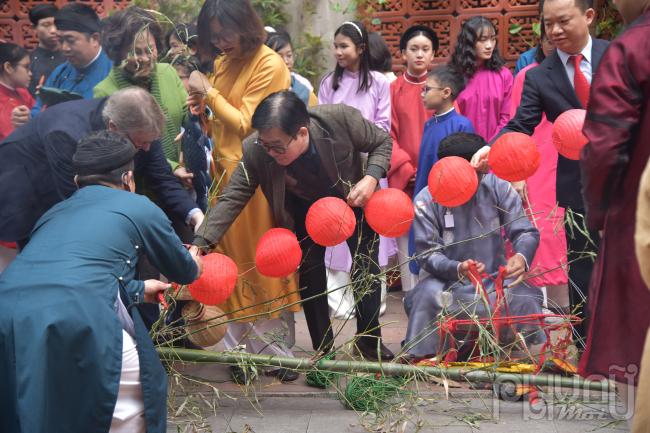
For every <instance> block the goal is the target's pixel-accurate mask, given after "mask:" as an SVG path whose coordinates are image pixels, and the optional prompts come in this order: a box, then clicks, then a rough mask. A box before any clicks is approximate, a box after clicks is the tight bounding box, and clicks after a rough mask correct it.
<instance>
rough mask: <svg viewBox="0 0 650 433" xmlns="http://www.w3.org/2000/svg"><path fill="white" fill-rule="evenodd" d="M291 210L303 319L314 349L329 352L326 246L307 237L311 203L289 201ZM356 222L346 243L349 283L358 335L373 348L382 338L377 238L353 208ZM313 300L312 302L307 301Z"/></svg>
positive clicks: (358, 211)
mask: <svg viewBox="0 0 650 433" xmlns="http://www.w3.org/2000/svg"><path fill="white" fill-rule="evenodd" d="M291 202H292V203H291V207H292V208H293V209H292V213H293V218H294V221H295V230H296V234H297V236H298V239H299V240H301V243H300V246H301V248H302V264H301V265H300V296H301V297H302V299H303V300H304V301H303V304H302V306H303V309H304V311H305V319H306V320H307V327H308V328H309V335H310V336H311V341H312V346H313V348H314V350H317V351H323V352H329V351H330V350H331V349H332V347H333V345H334V334H333V332H332V324H331V322H330V317H329V306H328V303H327V294H326V292H327V275H326V270H325V262H324V260H325V247H322V246H320V245H317V244H315V243H314V242H313V241H312V239H311V238H310V237H309V236H308V235H307V230H306V229H305V217H306V215H307V210H308V208H309V206H310V205H311V204H312V203H310V202H307V201H305V200H300V199H296V198H292V200H291ZM354 214H355V217H356V220H357V227H356V230H355V233H354V234H353V235H352V236H351V237H350V239H348V240H347V243H348V246H349V247H350V252H351V254H352V257H353V264H352V275H351V278H352V282H353V286H352V287H353V292H354V299H355V309H356V316H357V334H358V335H360V336H361V337H360V338H362V339H369V340H372V341H369V343H371V344H373V345H376V344H377V338H381V330H380V328H379V307H380V304H381V281H380V280H379V277H378V276H379V273H380V269H379V262H378V253H379V235H377V234H376V233H375V232H374V231H373V230H372V229H371V228H370V226H369V225H368V224H367V223H366V222H365V220H364V219H363V211H362V210H361V209H359V208H355V209H354ZM312 297H314V298H313V299H310V298H312Z"/></svg>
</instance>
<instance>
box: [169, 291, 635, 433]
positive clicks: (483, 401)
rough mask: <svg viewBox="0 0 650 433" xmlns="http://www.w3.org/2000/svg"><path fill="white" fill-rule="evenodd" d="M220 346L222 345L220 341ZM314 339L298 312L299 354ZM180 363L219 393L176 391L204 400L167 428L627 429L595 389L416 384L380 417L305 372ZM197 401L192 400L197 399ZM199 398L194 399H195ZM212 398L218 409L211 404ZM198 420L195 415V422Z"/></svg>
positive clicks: (391, 308)
mask: <svg viewBox="0 0 650 433" xmlns="http://www.w3.org/2000/svg"><path fill="white" fill-rule="evenodd" d="M401 295H402V294H401V292H395V293H389V295H388V296H389V298H388V309H387V312H386V314H385V315H384V316H382V318H381V322H382V324H383V328H382V329H383V336H384V341H385V343H386V345H387V346H388V347H389V348H390V349H391V350H393V351H395V352H397V351H399V348H400V341H401V340H402V338H403V337H404V335H405V332H406V325H407V322H406V316H405V315H404V310H403V308H402V305H401V298H402V296H401ZM333 326H334V329H340V333H339V334H338V335H337V339H336V342H337V344H342V343H344V342H345V341H347V340H349V339H350V338H351V337H352V336H353V335H354V330H355V329H356V327H355V323H354V320H351V321H347V322H343V321H338V320H334V322H333ZM214 349H215V350H220V349H221V347H220V345H217V346H216V347H215V348H214ZM310 349H311V340H310V338H309V334H308V332H307V326H306V323H305V319H304V315H303V314H302V312H301V313H296V346H295V347H294V353H295V355H296V356H309V355H310V353H309V350H310ZM174 367H175V368H176V369H178V370H179V371H182V372H183V374H184V375H188V376H190V377H198V378H201V380H203V381H207V382H209V383H210V384H211V385H213V386H214V387H215V388H216V389H217V390H218V392H219V398H216V397H215V396H214V395H215V394H214V390H212V389H210V388H208V387H205V386H198V387H197V386H193V385H192V384H190V383H189V382H188V383H186V385H187V386H186V387H185V388H184V389H183V391H184V392H185V394H183V393H182V392H180V393H179V395H177V398H176V401H177V405H176V406H177V407H178V406H179V405H181V404H182V403H183V402H184V401H185V399H186V395H191V396H192V397H193V399H192V401H198V400H203V401H204V402H205V404H203V405H202V406H203V407H202V409H201V412H202V414H203V415H202V416H201V417H194V418H188V417H187V416H181V417H180V418H177V417H175V416H174V414H171V413H170V417H169V425H168V432H170V433H171V432H183V431H187V432H192V431H193V430H192V428H191V426H192V425H194V426H198V425H200V424H201V423H200V422H199V423H198V424H197V423H196V421H197V420H199V419H200V420H201V421H202V422H203V427H202V428H201V429H199V430H197V431H212V432H215V433H217V432H223V433H234V432H237V433H266V432H282V433H292V432H308V433H317V432H323V433H335V432H350V433H357V432H366V431H394V432H400V433H402V432H403V433H405V432H416V431H418V432H471V431H480V432H520V431H528V433H536V432H558V433H562V432H567V433H581V432H621V431H627V423H626V421H625V420H624V419H623V418H624V417H623V416H622V415H618V414H617V413H616V412H617V411H619V412H621V411H622V408H620V407H619V406H620V405H617V401H616V398H615V396H614V395H613V394H612V395H601V394H599V393H592V394H590V396H589V398H588V399H587V400H584V399H576V398H569V397H566V396H563V398H562V399H561V400H560V401H557V399H556V401H555V403H554V404H552V403H551V404H548V405H546V406H544V405H542V406H541V407H538V406H532V407H531V405H530V404H529V403H528V401H524V402H515V403H513V402H504V401H502V400H499V399H496V398H493V394H492V392H491V391H490V390H484V389H483V390H476V389H470V387H469V386H467V385H460V386H459V387H453V385H454V384H453V383H452V388H450V390H449V394H447V393H445V390H444V388H443V387H442V386H441V385H439V384H435V383H431V384H424V383H422V384H420V383H418V393H417V397H409V398H408V399H407V401H406V403H404V404H402V405H401V406H398V407H397V408H395V409H393V410H391V411H390V412H389V413H387V414H383V415H382V417H381V418H380V419H375V418H374V417H373V416H370V415H365V416H364V415H363V414H358V413H356V412H354V411H352V410H349V409H346V408H345V407H344V406H343V405H342V403H341V401H340V400H339V399H338V398H337V397H338V396H339V393H337V391H336V390H334V389H332V388H329V389H327V390H320V389H316V388H312V387H309V386H307V385H306V384H305V378H304V375H301V376H300V378H299V379H298V380H297V381H295V382H293V383H287V384H282V383H279V382H278V381H276V380H273V379H272V378H269V377H260V378H259V379H258V380H256V381H255V383H254V384H253V385H252V386H250V387H248V388H243V387H240V386H238V385H235V384H234V383H232V382H231V381H230V377H229V372H228V368H227V366H223V365H215V364H210V365H180V364H175V365H174ZM191 404H192V403H191V402H188V403H186V406H187V405H191ZM194 404H195V403H194ZM208 404H210V405H214V406H215V407H214V408H213V409H212V414H211V415H210V413H211V410H210V409H207V405H208ZM192 420H194V421H195V423H194V424H192V422H191V421H192Z"/></svg>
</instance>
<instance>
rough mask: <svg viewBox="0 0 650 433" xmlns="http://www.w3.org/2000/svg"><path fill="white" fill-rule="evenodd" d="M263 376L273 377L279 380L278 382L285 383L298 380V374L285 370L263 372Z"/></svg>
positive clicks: (277, 369)
mask: <svg viewBox="0 0 650 433" xmlns="http://www.w3.org/2000/svg"><path fill="white" fill-rule="evenodd" d="M264 376H275V377H277V378H278V379H279V380H280V382H282V383H285V382H293V381H294V380H296V379H298V376H300V374H298V373H297V372H295V371H293V370H289V369H287V368H276V369H275V370H270V371H265V372H264Z"/></svg>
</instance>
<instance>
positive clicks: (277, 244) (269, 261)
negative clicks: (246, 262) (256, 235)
mask: <svg viewBox="0 0 650 433" xmlns="http://www.w3.org/2000/svg"><path fill="white" fill-rule="evenodd" d="M301 260H302V250H301V249H300V244H299V243H298V238H296V235H295V234H294V233H293V232H292V231H290V230H287V229H271V230H269V231H267V232H266V233H264V235H263V236H262V237H261V238H260V240H259V242H258V243H257V250H256V251H255V266H257V270H258V272H259V273H260V274H262V275H266V276H267V277H278V278H283V277H287V276H289V275H291V274H292V273H294V272H295V271H296V269H298V265H300V261H301Z"/></svg>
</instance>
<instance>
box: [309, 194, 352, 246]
mask: <svg viewBox="0 0 650 433" xmlns="http://www.w3.org/2000/svg"><path fill="white" fill-rule="evenodd" d="M356 223H357V221H356V219H355V217H354V211H353V210H352V208H351V207H350V206H348V204H347V203H346V202H344V201H343V200H341V199H340V198H336V197H324V198H321V199H320V200H316V201H315V202H314V204H312V205H311V206H310V208H309V210H308V211H307V218H306V220H305V228H306V229H307V233H308V234H309V236H310V237H311V238H312V239H313V241H314V242H316V243H317V244H318V245H322V246H324V247H333V246H334V245H338V244H340V243H341V242H343V241H344V240H346V239H347V238H349V237H350V236H352V234H353V233H354V227H355V226H356Z"/></svg>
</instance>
